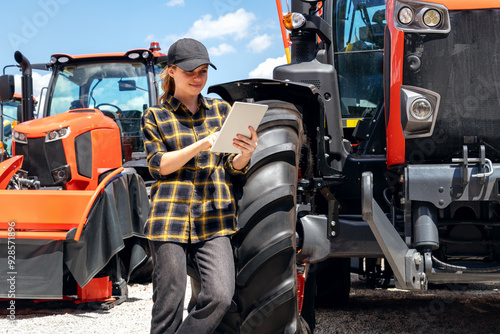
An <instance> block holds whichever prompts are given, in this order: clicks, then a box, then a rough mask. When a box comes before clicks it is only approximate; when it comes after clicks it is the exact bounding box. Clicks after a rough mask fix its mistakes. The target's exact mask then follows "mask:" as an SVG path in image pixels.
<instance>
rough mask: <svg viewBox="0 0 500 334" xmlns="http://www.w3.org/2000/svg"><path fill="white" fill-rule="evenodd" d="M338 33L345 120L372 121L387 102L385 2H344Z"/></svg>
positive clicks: (338, 11) (338, 17) (338, 10)
mask: <svg viewBox="0 0 500 334" xmlns="http://www.w3.org/2000/svg"><path fill="white" fill-rule="evenodd" d="M335 10H336V13H335V15H334V17H335V21H336V22H335V27H336V29H335V31H336V45H335V50H336V54H337V57H336V58H337V67H338V73H339V88H340V97H341V103H342V116H343V117H344V118H361V117H370V116H372V115H373V112H374V111H375V110H376V108H377V105H378V104H379V103H380V102H381V101H383V47H384V29H385V25H386V21H385V1H384V0H341V1H339V2H338V4H337V7H336V9H335Z"/></svg>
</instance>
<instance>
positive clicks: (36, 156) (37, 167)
mask: <svg viewBox="0 0 500 334" xmlns="http://www.w3.org/2000/svg"><path fill="white" fill-rule="evenodd" d="M15 149H16V155H23V156H24V160H23V166H22V169H23V170H25V171H27V172H28V176H36V177H38V180H39V181H40V185H41V186H42V187H49V186H52V185H54V179H53V177H52V173H51V171H52V170H53V169H55V168H58V167H61V166H64V165H66V156H65V155H64V147H63V143H62V141H61V140H57V141H53V142H49V143H45V137H42V138H28V144H19V143H16V147H15Z"/></svg>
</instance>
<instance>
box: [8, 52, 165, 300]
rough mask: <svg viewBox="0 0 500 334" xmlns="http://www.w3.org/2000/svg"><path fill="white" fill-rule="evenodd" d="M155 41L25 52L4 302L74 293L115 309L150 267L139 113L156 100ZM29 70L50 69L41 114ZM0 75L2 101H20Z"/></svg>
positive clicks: (12, 167) (15, 132)
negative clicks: (73, 52) (46, 57)
mask: <svg viewBox="0 0 500 334" xmlns="http://www.w3.org/2000/svg"><path fill="white" fill-rule="evenodd" d="M158 50H159V48H152V49H137V50H131V51H129V52H125V53H114V54H101V55H85V56H70V55H65V54H64V55H63V54H56V55H53V56H52V58H51V61H50V63H49V64H34V65H33V66H32V65H31V64H30V62H29V61H28V60H27V59H26V58H25V57H24V56H23V55H22V54H21V53H20V52H16V54H15V59H16V61H17V62H18V63H19V65H20V67H21V70H22V74H23V76H22V88H23V91H22V113H20V114H19V117H20V119H19V120H18V121H19V124H18V125H17V126H16V127H15V128H13V129H12V142H13V145H12V146H13V147H12V152H13V157H12V158H10V159H7V160H5V161H3V162H1V163H0V203H2V209H1V210H0V249H1V251H0V282H1V283H0V298H4V299H10V300H15V299H17V298H24V299H67V298H70V299H74V300H76V301H77V302H93V301H96V302H100V303H101V305H103V306H105V307H111V306H113V305H115V304H117V303H119V302H121V301H123V300H124V299H125V298H126V296H127V282H128V280H129V279H130V277H131V275H132V276H133V275H136V277H137V275H143V276H145V277H147V276H148V275H150V268H151V266H150V263H149V264H148V259H149V257H148V252H149V250H148V246H147V240H146V239H145V238H144V236H143V234H142V227H143V224H144V221H145V220H146V218H147V214H148V210H149V199H148V193H147V190H146V186H145V182H144V178H143V177H142V176H141V174H142V175H144V176H145V177H146V178H147V177H148V173H147V167H145V166H146V163H145V159H144V153H143V145H142V139H141V134H140V122H139V121H140V118H141V116H142V112H143V111H144V110H146V108H147V107H148V106H149V105H151V104H153V103H156V101H157V97H158V91H157V88H156V84H155V74H157V72H158V70H159V68H158V65H157V64H158V63H159V62H160V61H161V59H162V58H161V57H162V56H163V55H162V54H161V53H159V52H158ZM32 69H47V70H50V71H52V78H51V80H50V84H49V87H47V90H46V94H45V96H44V99H43V100H44V104H43V105H42V106H40V110H41V111H40V112H39V116H40V118H38V119H34V116H33V99H32V94H33V93H32V79H31V74H32ZM13 83H14V80H13V76H12V75H4V76H2V77H0V100H1V101H2V102H6V101H10V100H11V99H12V97H13V91H14V84H13Z"/></svg>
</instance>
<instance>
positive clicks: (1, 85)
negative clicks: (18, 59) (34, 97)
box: [0, 75, 14, 102]
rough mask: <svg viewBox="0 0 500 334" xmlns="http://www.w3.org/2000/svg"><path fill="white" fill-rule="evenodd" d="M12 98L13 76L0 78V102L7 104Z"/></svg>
mask: <svg viewBox="0 0 500 334" xmlns="http://www.w3.org/2000/svg"><path fill="white" fill-rule="evenodd" d="M13 97H14V76H13V75H2V76H0V101H1V102H7V101H10V100H12V98H13Z"/></svg>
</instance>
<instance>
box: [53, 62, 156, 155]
mask: <svg viewBox="0 0 500 334" xmlns="http://www.w3.org/2000/svg"><path fill="white" fill-rule="evenodd" d="M55 80H56V82H55V85H54V89H53V91H52V93H51V98H50V101H49V105H48V112H47V115H54V114H60V113H63V112H66V111H68V110H71V109H78V108H97V109H100V110H101V111H102V112H103V113H104V114H105V115H106V116H109V117H110V118H112V119H114V120H115V121H116V122H117V124H118V126H119V127H120V129H121V130H122V141H123V150H124V155H125V156H127V155H128V156H130V154H127V151H130V150H131V152H142V151H144V147H143V144H142V136H141V131H140V120H141V117H142V114H143V112H144V111H145V110H146V109H147V108H148V107H149V94H148V81H147V76H146V66H145V65H144V64H142V63H92V64H70V65H67V66H61V67H59V68H58V69H57V72H56V73H55ZM125 159H126V160H127V161H128V160H129V159H130V158H127V157H126V158H125Z"/></svg>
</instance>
